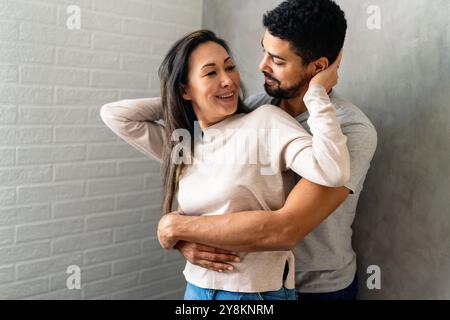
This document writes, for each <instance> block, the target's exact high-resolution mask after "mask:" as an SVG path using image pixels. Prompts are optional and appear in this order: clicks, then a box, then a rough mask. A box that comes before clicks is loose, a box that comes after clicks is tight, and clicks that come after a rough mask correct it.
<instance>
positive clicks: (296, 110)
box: [279, 88, 308, 118]
mask: <svg viewBox="0 0 450 320" xmlns="http://www.w3.org/2000/svg"><path fill="white" fill-rule="evenodd" d="M307 90H308V88H304V89H301V91H300V92H299V94H298V95H297V97H295V98H292V99H281V101H280V105H279V107H280V108H281V109H283V110H284V111H286V112H287V113H288V114H289V115H290V116H291V117H293V118H297V117H298V116H299V115H301V114H303V113H305V112H307V111H308V109H307V108H306V105H305V102H303V97H304V96H305V94H306V91H307Z"/></svg>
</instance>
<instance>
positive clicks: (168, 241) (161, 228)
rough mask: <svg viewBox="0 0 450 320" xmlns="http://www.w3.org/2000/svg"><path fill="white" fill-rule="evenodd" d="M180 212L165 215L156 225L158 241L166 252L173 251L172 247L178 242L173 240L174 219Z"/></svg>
mask: <svg viewBox="0 0 450 320" xmlns="http://www.w3.org/2000/svg"><path fill="white" fill-rule="evenodd" d="M179 214H180V212H179V211H176V212H172V213H169V214H166V215H165V216H163V217H162V218H161V219H160V220H159V224H158V240H159V243H160V244H161V247H163V248H164V249H166V250H170V249H173V247H174V246H175V245H176V244H177V242H178V240H177V239H175V238H174V236H173V234H174V223H175V221H174V220H175V218H176V216H177V215H179Z"/></svg>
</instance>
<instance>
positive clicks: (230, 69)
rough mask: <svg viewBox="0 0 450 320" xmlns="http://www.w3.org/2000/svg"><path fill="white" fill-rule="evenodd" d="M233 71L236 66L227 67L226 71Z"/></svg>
mask: <svg viewBox="0 0 450 320" xmlns="http://www.w3.org/2000/svg"><path fill="white" fill-rule="evenodd" d="M234 69H236V66H229V67H228V68H227V71H232V70H234Z"/></svg>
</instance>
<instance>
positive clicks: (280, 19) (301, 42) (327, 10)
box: [263, 0, 347, 65]
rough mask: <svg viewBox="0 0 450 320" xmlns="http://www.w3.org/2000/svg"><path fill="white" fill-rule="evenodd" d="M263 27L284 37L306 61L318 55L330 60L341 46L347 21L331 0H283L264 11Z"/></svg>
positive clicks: (304, 61) (333, 59)
mask: <svg viewBox="0 0 450 320" xmlns="http://www.w3.org/2000/svg"><path fill="white" fill-rule="evenodd" d="M263 24H264V27H266V28H267V30H268V31H269V33H270V34H271V35H273V36H274V37H277V38H280V39H283V40H287V41H288V42H289V43H290V45H291V48H292V50H293V51H294V52H295V53H296V54H297V55H299V56H300V57H301V58H302V59H303V63H304V64H305V65H306V64H308V63H310V62H312V61H314V60H317V59H319V58H321V57H326V58H328V60H329V62H330V64H331V63H333V62H334V61H335V60H336V58H337V56H338V54H339V51H340V50H341V49H342V47H343V46H344V40H345V33H346V31H347V21H346V19H345V14H344V12H343V11H342V10H341V8H339V6H338V5H337V4H336V3H334V2H333V1H331V0H287V1H284V2H283V3H281V4H280V5H279V6H278V7H276V8H275V9H273V10H271V11H269V12H267V13H266V14H265V15H264V19H263Z"/></svg>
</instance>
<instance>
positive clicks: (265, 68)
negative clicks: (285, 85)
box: [259, 55, 272, 73]
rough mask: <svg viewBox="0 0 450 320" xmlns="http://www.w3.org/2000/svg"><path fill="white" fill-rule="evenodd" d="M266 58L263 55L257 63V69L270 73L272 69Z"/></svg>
mask: <svg viewBox="0 0 450 320" xmlns="http://www.w3.org/2000/svg"><path fill="white" fill-rule="evenodd" d="M267 59H268V57H267V55H264V57H263V58H262V60H261V63H260V64H259V70H261V71H265V72H268V73H272V72H271V71H272V70H271V69H270V67H269V64H268V60H267Z"/></svg>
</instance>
